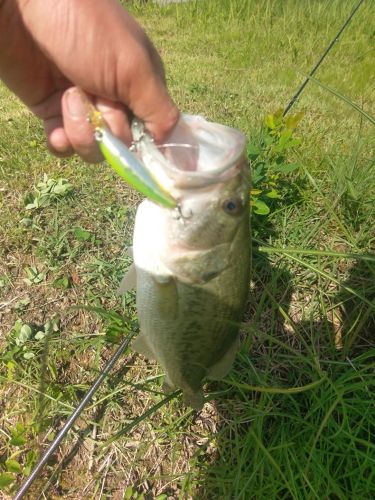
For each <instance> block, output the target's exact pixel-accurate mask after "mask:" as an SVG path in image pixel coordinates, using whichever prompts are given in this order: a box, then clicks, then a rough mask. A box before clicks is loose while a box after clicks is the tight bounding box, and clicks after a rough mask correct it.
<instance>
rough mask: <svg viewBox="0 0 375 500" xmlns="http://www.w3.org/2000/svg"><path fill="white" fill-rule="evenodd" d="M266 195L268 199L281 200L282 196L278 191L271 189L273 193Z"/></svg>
mask: <svg viewBox="0 0 375 500" xmlns="http://www.w3.org/2000/svg"><path fill="white" fill-rule="evenodd" d="M265 195H266V196H267V198H272V199H281V195H280V193H279V192H278V190H277V189H271V191H269V192H268V193H265Z"/></svg>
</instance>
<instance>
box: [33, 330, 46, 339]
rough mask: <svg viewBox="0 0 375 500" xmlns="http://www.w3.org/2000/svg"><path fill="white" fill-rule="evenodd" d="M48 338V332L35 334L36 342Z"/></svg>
mask: <svg viewBox="0 0 375 500" xmlns="http://www.w3.org/2000/svg"><path fill="white" fill-rule="evenodd" d="M45 336H46V332H42V331H39V332H37V333H36V334H35V337H34V338H35V339H36V340H42V339H44V337H45Z"/></svg>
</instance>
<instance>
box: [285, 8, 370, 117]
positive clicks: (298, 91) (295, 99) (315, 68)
mask: <svg viewBox="0 0 375 500" xmlns="http://www.w3.org/2000/svg"><path fill="white" fill-rule="evenodd" d="M364 1H365V0H360V1H359V2H358V4H357V5H356V6H355V8H354V10H353V12H352V13H351V14H350V16H349V17H348V19H347V20H346V21H345V22H344V24H343V25H342V26H341V28H340V29H339V31H338V32H337V34H336V36H335V37H334V38H333V40H332V41H331V43H330V44H329V45H328V47H327V48H326V50H325V51H324V52H323V54H322V56H321V57H320V59H319V61H318V62H317V63H316V64H315V66H314V67H313V69H312V70H311V71H310V73H309V74H308V76H307V77H306V80H305V81H304V82H303V83H302V85H301V86H300V87H299V89H298V90H297V92H296V93H295V94H294V96H293V97H292V98H291V100H290V101H289V104H288V105H287V107H286V108H285V109H284V112H283V116H285V115H286V114H287V113H288V111H289V110H290V108H291V107H292V106H293V105H294V103H295V102H296V101H297V100H298V98H299V96H300V95H301V94H302V92H303V89H304V88H305V87H306V85H307V84H308V83H309V80H310V78H311V77H312V76H314V73H315V72H316V70H317V69H318V68H319V66H320V65H321V64H322V62H323V61H324V59H325V58H326V56H327V54H328V53H329V52H330V51H331V49H332V47H333V46H334V45H335V44H336V43H337V42H338V41H339V37H340V35H341V33H342V32H343V31H344V30H345V28H346V27H347V26H348V24H349V23H350V21H351V20H352V17H353V16H354V14H355V13H356V12H357V10H358V9H359V8H360V6H361V5H362V4H363V2H364Z"/></svg>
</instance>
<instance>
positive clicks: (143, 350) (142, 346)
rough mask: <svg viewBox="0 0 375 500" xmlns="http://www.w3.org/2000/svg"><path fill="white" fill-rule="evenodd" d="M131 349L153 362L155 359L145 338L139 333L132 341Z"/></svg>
mask: <svg viewBox="0 0 375 500" xmlns="http://www.w3.org/2000/svg"><path fill="white" fill-rule="evenodd" d="M132 349H133V351H136V352H138V353H139V354H142V355H143V356H145V357H146V358H147V359H153V360H155V359H156V358H155V354H154V353H153V352H152V349H151V347H150V346H149V345H148V343H147V340H146V338H145V337H144V335H142V334H141V333H140V334H139V335H138V337H136V338H135V340H134V341H133V343H132Z"/></svg>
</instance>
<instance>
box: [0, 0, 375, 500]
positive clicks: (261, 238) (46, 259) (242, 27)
mask: <svg viewBox="0 0 375 500" xmlns="http://www.w3.org/2000/svg"><path fill="white" fill-rule="evenodd" d="M353 6H354V4H353V2H349V1H339V0H333V1H332V2H329V3H327V2H324V1H322V0H321V1H318V0H316V1H304V2H298V1H297V0H285V1H283V2H276V1H271V0H267V1H260V0H259V1H256V0H253V1H250V0H249V1H240V0H225V1H223V2H214V1H209V0H207V1H205V2H203V1H193V2H189V3H186V4H177V5H170V6H165V7H160V6H158V5H154V4H153V3H151V2H147V3H144V2H133V4H132V7H131V8H132V11H133V13H134V14H135V16H136V17H137V18H138V19H139V20H140V21H141V23H142V24H143V25H144V26H145V27H146V29H147V31H148V32H149V33H150V35H151V36H152V38H153V40H154V42H155V44H156V46H157V47H158V49H159V50H160V51H161V53H162V56H163V59H164V61H165V65H166V69H167V78H168V83H169V86H170V89H171V92H172V94H173V97H174V98H175V100H176V101H177V103H178V104H179V106H180V107H181V108H182V109H183V110H184V111H186V112H189V113H201V114H204V115H205V116H207V117H208V118H210V119H212V120H216V121H219V122H222V123H226V124H229V125H232V126H235V127H238V128H240V129H242V130H243V131H244V132H245V133H246V134H247V136H248V138H249V142H252V143H254V142H255V143H257V141H258V138H259V137H260V132H259V131H260V127H261V124H262V123H263V120H264V117H265V115H266V114H268V113H272V112H274V111H275V110H276V109H278V108H280V107H285V106H286V104H287V102H288V101H289V99H290V98H291V96H292V95H293V94H294V92H295V90H296V89H297V87H298V85H299V84H300V83H301V82H302V80H303V79H304V77H305V75H306V74H307V73H308V72H309V70H310V69H311V67H312V66H313V64H314V63H315V62H316V60H317V59H318V57H319V56H320V54H321V53H322V51H323V50H324V48H325V47H326V46H327V44H328V43H329V41H330V40H331V38H332V37H333V36H334V34H335V33H336V32H337V31H338V29H339V27H340V25H341V23H342V22H343V21H344V19H345V18H346V17H347V16H348V15H349V12H350V11H351V9H352V8H353ZM374 14H375V9H374V5H373V4H372V3H371V2H365V3H364V5H363V6H362V7H361V8H360V10H359V11H358V14H357V15H356V16H355V17H354V19H353V21H352V22H351V23H350V25H349V27H348V28H347V30H346V32H345V33H344V35H343V36H342V37H341V40H340V42H339V43H338V44H337V45H336V46H335V48H334V49H333V50H332V52H331V54H330V55H329V56H328V57H327V59H326V61H325V62H324V64H323V65H322V67H321V68H320V69H319V71H318V72H317V74H316V75H315V78H316V80H317V81H315V80H314V81H311V82H310V83H309V84H308V86H307V87H306V89H305V91H304V93H303V94H302V96H301V98H300V100H299V102H298V103H297V104H296V106H295V108H293V113H296V112H299V111H302V112H303V113H304V117H303V120H302V121H301V123H300V125H299V126H298V129H297V131H296V134H297V135H298V136H299V137H301V138H302V143H301V144H300V145H299V146H298V147H296V148H292V149H290V150H288V151H287V152H286V153H285V154H286V156H287V161H288V162H291V163H298V164H299V165H300V167H299V168H298V169H297V170H295V171H294V172H292V173H291V174H290V175H289V176H285V180H286V181H287V182H285V183H284V184H283V188H282V194H283V197H282V199H281V200H279V201H277V202H276V203H275V204H274V205H272V210H271V213H270V214H269V215H267V216H260V215H254V214H253V220H252V224H253V246H254V262H253V277H252V283H251V291H250V296H249V304H248V310H247V313H246V316H245V318H244V324H243V343H242V347H241V351H240V353H239V355H238V356H237V359H236V363H235V366H234V369H233V370H232V372H231V373H230V375H229V376H228V377H227V378H226V379H225V380H224V381H223V382H220V383H215V384H210V385H209V386H208V388H207V390H208V393H209V396H208V402H207V404H206V405H205V408H204V410H203V411H202V412H201V413H200V414H195V413H194V412H192V411H191V410H190V409H187V408H185V407H184V406H183V405H182V403H181V401H180V399H179V396H178V395H176V396H175V397H174V398H173V399H171V400H170V401H169V402H167V403H165V401H164V398H165V396H164V395H163V394H161V389H160V388H161V380H162V373H161V372H160V369H159V368H158V367H157V366H155V365H154V364H148V363H147V361H146V360H144V359H143V358H141V357H138V356H134V354H132V352H131V351H130V350H128V351H127V352H126V354H125V356H124V357H123V358H122V361H121V362H120V363H118V365H117V366H116V368H115V370H114V372H113V373H112V375H111V376H110V378H109V379H108V381H107V382H105V383H104V384H103V386H102V387H101V388H100V390H99V392H98V393H97V395H96V396H95V399H94V400H93V402H92V403H91V404H90V405H89V408H88V409H87V410H86V411H85V413H84V414H82V416H81V418H80V419H79V420H78V421H77V423H76V425H75V426H74V428H73V429H72V431H71V432H70V434H69V436H68V438H67V439H66V440H65V442H64V443H63V444H62V445H61V447H60V448H59V450H58V452H57V453H56V455H55V458H54V460H51V461H50V462H49V464H48V466H47V467H46V469H45V470H44V472H43V474H42V475H41V477H40V478H39V479H38V480H37V481H36V483H35V485H34V487H33V490H32V493H31V496H30V498H37V495H38V494H39V493H40V492H41V491H45V494H46V495H47V496H48V497H52V496H54V497H55V498H60V497H68V498H131V499H135V498H142V495H143V497H144V498H159V499H164V498H167V497H170V498H207V499H208V498H223V499H227V498H235V499H245V498H246V499H248V498H254V499H263V498H288V499H289V498H296V499H306V498H307V499H310V498H311V499H315V498H330V499H340V500H341V499H347V498H353V499H370V498H373V497H374V496H375V473H374V471H375V466H374V461H375V453H374V447H375V439H374V435H375V417H374V415H375V412H374V405H373V401H372V399H373V398H372V395H373V393H374V389H375V387H374V386H375V374H374V356H375V342H374V334H375V264H374V249H375V233H374V227H375V217H374V215H375V214H374V210H375V209H374V206H375V204H374V201H375V200H374V192H375V166H374V146H375V140H374V137H375V135H374V126H373V123H372V122H371V119H372V120H373V118H374V114H375V113H374V110H375V91H374V86H373V81H374V77H375V63H374V48H373V47H374V45H373V42H374V34H375V33H374V28H373V26H372V25H371V23H369V22H368V20H369V19H372V18H373V17H374ZM0 110H1V113H0V126H1V137H0V210H1V227H0V352H1V353H2V354H1V355H0V485H1V484H2V486H0V489H2V491H3V493H4V495H5V494H10V493H11V492H14V491H15V490H16V489H17V485H18V486H19V485H20V483H21V481H22V479H23V478H24V477H25V476H26V475H27V474H28V473H29V472H30V470H31V468H32V466H33V465H35V462H36V460H37V458H38V456H40V454H41V453H42V452H43V451H44V450H45V449H46V448H47V447H48V444H49V442H50V441H51V440H52V439H53V437H54V435H55V433H56V432H57V431H58V430H59V429H60V428H61V427H62V425H63V424H64V422H65V421H66V419H67V417H68V416H69V415H70V413H71V412H72V410H73V408H74V407H75V406H76V405H77V403H78V402H79V401H80V399H81V398H82V396H83V394H84V393H85V392H86V391H87V389H88V388H89V386H90V384H91V382H92V381H93V380H94V378H95V377H96V375H97V373H98V372H99V370H100V369H101V368H102V367H103V366H104V364H105V362H106V360H108V359H109V357H110V356H111V354H112V353H113V352H114V350H115V349H116V345H117V343H118V342H119V339H120V338H121V337H122V336H123V334H124V332H125V333H126V332H129V331H132V332H133V331H136V329H137V322H136V313H135V305H134V295H133V294H128V295H126V296H125V297H124V298H121V299H120V298H118V297H116V296H115V293H114V292H115V290H116V287H117V284H118V283H119V281H120V279H121V277H122V275H123V273H124V270H125V269H126V268H127V266H128V265H129V263H130V260H129V258H128V257H127V255H126V252H125V250H124V248H125V246H126V245H127V244H129V242H130V241H131V236H132V227H133V221H134V214H135V210H136V206H137V204H138V202H139V197H138V196H137V195H136V194H134V193H133V192H131V191H130V190H128V189H127V187H126V186H124V184H123V183H122V181H121V180H119V179H118V178H116V177H115V175H114V174H113V173H112V172H111V170H110V169H109V168H106V167H104V166H88V165H85V164H83V163H82V162H81V161H80V160H79V159H76V158H73V159H69V160H60V159H56V158H54V157H52V156H50V155H49V154H48V152H47V150H46V148H45V145H44V137H43V132H42V128H41V126H40V124H39V123H38V122H37V120H36V119H35V118H33V117H32V116H31V115H30V113H28V112H27V110H25V108H24V107H23V106H22V105H21V104H20V103H19V102H18V101H17V100H16V98H15V97H13V96H12V95H11V94H10V93H9V92H8V91H7V90H6V89H5V88H4V87H0ZM366 115H368V116H369V117H370V119H368V117H367V116H366ZM258 142H259V141H258ZM45 173H46V174H47V175H48V179H54V180H55V181H57V180H58V179H67V181H68V182H69V183H70V184H71V185H72V188H73V192H65V193H62V194H60V195H58V196H54V195H48V196H47V197H46V199H45V201H44V202H43V203H45V205H44V206H43V207H41V208H35V207H34V208H30V207H29V209H26V206H27V204H30V202H33V201H34V200H35V199H36V198H37V197H38V193H37V192H36V191H35V189H34V187H33V186H37V184H38V183H40V182H42V181H43V175H44V174H45ZM54 185H55V184H54ZM68 191H69V190H68ZM39 198H40V196H39ZM25 280H26V281H25ZM79 305H85V306H86V307H85V308H81V307H75V306H79ZM7 482H8V483H9V484H8V486H5V484H6V483H7Z"/></svg>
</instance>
